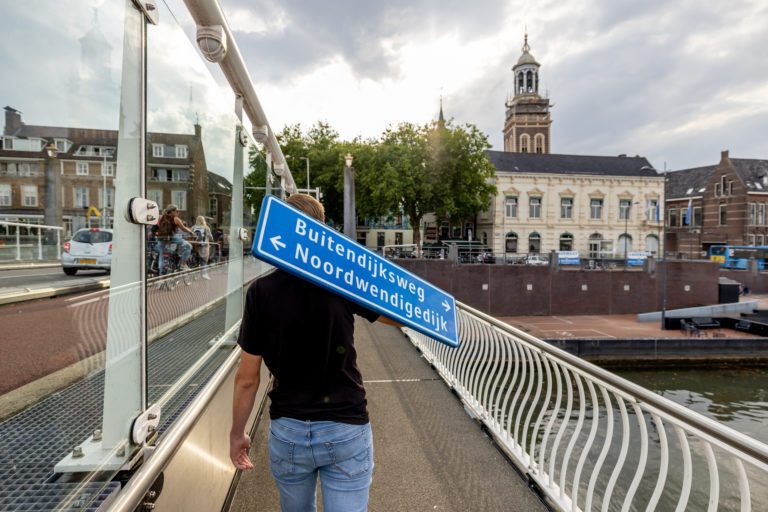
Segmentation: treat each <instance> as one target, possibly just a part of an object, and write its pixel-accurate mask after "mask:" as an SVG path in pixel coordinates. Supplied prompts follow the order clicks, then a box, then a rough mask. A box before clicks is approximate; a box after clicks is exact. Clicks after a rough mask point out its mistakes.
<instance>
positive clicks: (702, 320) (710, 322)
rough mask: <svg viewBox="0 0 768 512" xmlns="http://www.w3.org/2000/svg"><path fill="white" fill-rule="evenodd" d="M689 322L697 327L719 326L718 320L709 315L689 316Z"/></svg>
mask: <svg viewBox="0 0 768 512" xmlns="http://www.w3.org/2000/svg"><path fill="white" fill-rule="evenodd" d="M691 323H692V324H693V325H695V326H696V327H698V328H703V327H720V322H718V321H717V320H715V319H713V318H712V317H709V316H700V317H695V318H691Z"/></svg>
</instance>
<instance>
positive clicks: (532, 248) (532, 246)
mask: <svg viewBox="0 0 768 512" xmlns="http://www.w3.org/2000/svg"><path fill="white" fill-rule="evenodd" d="M540 252H541V235H540V234H538V233H536V232H533V233H531V234H530V235H529V236H528V253H529V254H539V253H540Z"/></svg>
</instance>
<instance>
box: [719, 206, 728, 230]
mask: <svg viewBox="0 0 768 512" xmlns="http://www.w3.org/2000/svg"><path fill="white" fill-rule="evenodd" d="M718 218H719V221H720V225H721V226H725V225H726V224H727V223H728V213H727V206H726V205H724V204H721V205H720V215H719V217H718Z"/></svg>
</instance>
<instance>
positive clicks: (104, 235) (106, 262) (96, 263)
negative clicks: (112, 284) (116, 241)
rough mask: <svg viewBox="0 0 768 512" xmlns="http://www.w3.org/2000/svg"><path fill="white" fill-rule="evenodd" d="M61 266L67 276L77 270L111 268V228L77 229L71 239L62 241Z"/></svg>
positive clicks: (75, 272)
mask: <svg viewBox="0 0 768 512" xmlns="http://www.w3.org/2000/svg"><path fill="white" fill-rule="evenodd" d="M61 266H62V269H63V270H64V273H65V274H67V275H68V276H73V275H75V274H77V271H78V270H106V271H107V272H109V271H110V270H111V269H112V230H111V229H102V228H84V229H79V230H78V231H77V232H76V233H75V236H73V237H72V239H71V240H69V241H67V242H64V251H63V252H62V254H61Z"/></svg>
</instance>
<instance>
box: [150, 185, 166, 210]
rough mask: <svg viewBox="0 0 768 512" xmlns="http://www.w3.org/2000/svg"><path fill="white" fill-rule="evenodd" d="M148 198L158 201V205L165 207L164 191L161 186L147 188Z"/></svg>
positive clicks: (161, 207)
mask: <svg viewBox="0 0 768 512" xmlns="http://www.w3.org/2000/svg"><path fill="white" fill-rule="evenodd" d="M147 199H149V200H150V201H154V202H155V203H157V207H158V208H160V209H161V210H162V209H163V191H162V189H159V188H150V189H147Z"/></svg>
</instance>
